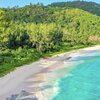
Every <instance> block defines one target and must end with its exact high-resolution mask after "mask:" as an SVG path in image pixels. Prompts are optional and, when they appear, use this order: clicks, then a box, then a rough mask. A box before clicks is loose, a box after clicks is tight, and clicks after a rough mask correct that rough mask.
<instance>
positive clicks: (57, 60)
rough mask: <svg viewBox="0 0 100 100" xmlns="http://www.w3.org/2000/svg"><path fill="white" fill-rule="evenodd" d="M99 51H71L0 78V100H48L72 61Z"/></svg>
mask: <svg viewBox="0 0 100 100" xmlns="http://www.w3.org/2000/svg"><path fill="white" fill-rule="evenodd" d="M99 50H100V45H97V46H93V47H88V48H84V49H80V50H73V51H70V52H66V53H63V54H59V55H55V56H52V57H50V58H47V59H40V60H39V61H37V62H34V63H32V64H30V65H24V66H22V67H20V68H17V69H16V70H15V71H13V72H11V73H9V74H8V75H6V76H4V77H2V78H0V100H28V99H29V98H30V99H29V100H50V99H51V98H52V96H53V95H54V94H55V93H56V92H57V90H58V88H57V83H56V80H58V79H59V77H63V76H64V75H65V73H67V72H68V71H69V70H70V68H71V66H72V65H73V64H75V62H74V60H73V59H74V58H76V57H80V56H82V55H86V54H88V53H90V52H94V51H99ZM68 75H70V74H68ZM49 97H50V98H49Z"/></svg>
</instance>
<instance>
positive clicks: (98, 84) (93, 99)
mask: <svg viewBox="0 0 100 100" xmlns="http://www.w3.org/2000/svg"><path fill="white" fill-rule="evenodd" d="M95 54H96V55H94V56H91V57H88V56H87V57H83V58H82V57H81V59H79V60H83V61H84V62H83V63H81V64H79V65H77V66H75V67H74V68H73V69H72V70H71V71H70V74H71V76H69V77H63V78H61V79H60V81H59V82H58V84H59V85H58V86H59V91H58V93H57V95H56V96H54V97H53V99H52V100H100V52H99V53H98V52H97V53H95ZM90 55H91V54H90ZM66 74H67V73H66ZM65 76H66V75H65Z"/></svg>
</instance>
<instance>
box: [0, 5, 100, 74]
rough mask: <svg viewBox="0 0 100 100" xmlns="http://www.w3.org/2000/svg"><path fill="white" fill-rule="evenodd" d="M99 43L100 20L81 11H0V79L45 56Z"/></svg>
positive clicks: (36, 7)
mask: <svg viewBox="0 0 100 100" xmlns="http://www.w3.org/2000/svg"><path fill="white" fill-rule="evenodd" d="M99 43H100V17H99V16H97V15H94V14H91V13H89V12H87V11H84V10H82V9H78V8H74V9H73V8H70V9H67V8H65V7H64V8H60V7H50V6H43V5H41V4H37V5H28V6H25V7H22V8H16V7H14V8H2V9H0V76H2V75H4V74H6V73H8V72H10V71H12V70H14V69H15V68H16V67H18V66H21V65H23V64H26V63H30V62H32V61H36V60H37V59H39V58H40V57H45V56H46V55H48V54H52V53H55V52H65V51H69V50H73V49H78V48H81V47H86V46H90V45H94V44H99Z"/></svg>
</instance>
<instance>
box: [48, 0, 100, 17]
mask: <svg viewBox="0 0 100 100" xmlns="http://www.w3.org/2000/svg"><path fill="white" fill-rule="evenodd" d="M50 6H52V7H66V8H79V9H83V10H85V11H88V12H90V13H93V14H96V15H98V16H100V4H97V3H95V2H87V1H83V0H82V1H80V0H75V1H72V2H71V1H69V2H56V3H52V4H51V5H50Z"/></svg>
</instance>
